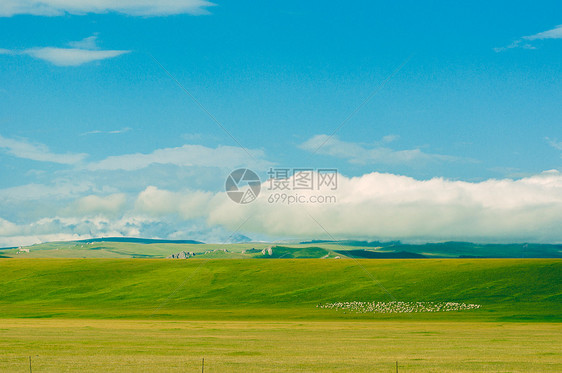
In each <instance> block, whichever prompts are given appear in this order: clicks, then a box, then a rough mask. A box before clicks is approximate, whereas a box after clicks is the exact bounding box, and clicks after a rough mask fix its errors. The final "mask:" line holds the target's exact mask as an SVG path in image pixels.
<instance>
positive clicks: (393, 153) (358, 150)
mask: <svg viewBox="0 0 562 373" xmlns="http://www.w3.org/2000/svg"><path fill="white" fill-rule="evenodd" d="M395 139H396V137H395V136H385V137H384V138H383V142H385V143H389V142H391V141H394V140H395ZM300 148H301V149H304V150H307V151H311V152H315V151H317V153H318V154H325V155H330V156H333V157H338V158H343V159H347V160H348V161H349V162H351V163H355V164H414V163H419V162H420V161H454V160H458V158H455V157H452V156H446V155H440V154H430V153H425V152H423V151H422V150H420V149H407V150H393V149H391V148H388V147H385V146H381V145H376V146H373V147H370V148H369V147H366V146H364V145H361V144H358V143H352V142H346V141H342V140H340V139H339V138H338V137H337V136H328V135H316V136H313V137H312V138H310V139H309V140H307V141H305V142H304V143H303V144H301V145H300Z"/></svg>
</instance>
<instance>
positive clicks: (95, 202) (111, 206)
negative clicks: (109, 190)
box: [66, 193, 127, 216]
mask: <svg viewBox="0 0 562 373" xmlns="http://www.w3.org/2000/svg"><path fill="white" fill-rule="evenodd" d="M126 202H127V196H126V195H125V194H123V193H115V194H110V195H108V196H98V195H89V196H85V197H82V198H79V199H78V200H76V201H74V203H72V204H71V205H70V206H69V207H68V208H67V209H66V213H67V214H71V215H73V216H76V215H88V216H89V215H115V214H120V213H122V212H123V208H124V207H125V203H126Z"/></svg>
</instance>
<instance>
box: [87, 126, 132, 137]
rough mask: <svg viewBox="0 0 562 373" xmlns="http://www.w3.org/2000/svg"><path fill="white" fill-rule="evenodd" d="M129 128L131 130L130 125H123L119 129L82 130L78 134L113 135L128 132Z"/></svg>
mask: <svg viewBox="0 0 562 373" xmlns="http://www.w3.org/2000/svg"><path fill="white" fill-rule="evenodd" d="M131 130H132V128H131V127H124V128H121V129H120V130H111V131H102V130H93V131H88V132H84V133H82V134H80V136H86V135H95V134H107V135H115V134H120V133H125V132H129V131H131Z"/></svg>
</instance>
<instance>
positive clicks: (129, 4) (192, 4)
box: [0, 0, 214, 17]
mask: <svg viewBox="0 0 562 373" xmlns="http://www.w3.org/2000/svg"><path fill="white" fill-rule="evenodd" d="M213 5H214V4H213V3H211V2H209V1H206V0H159V1H153V0H119V1H110V0H80V1H76V0H25V1H22V0H2V1H1V2H0V17H11V16H14V15H18V14H29V15H36V16H50V17H52V16H62V15H65V14H79V15H81V14H87V13H107V12H117V13H123V14H127V15H131V16H166V15H171V14H194V15H196V14H207V13H208V11H207V10H206V8H208V7H210V6H213Z"/></svg>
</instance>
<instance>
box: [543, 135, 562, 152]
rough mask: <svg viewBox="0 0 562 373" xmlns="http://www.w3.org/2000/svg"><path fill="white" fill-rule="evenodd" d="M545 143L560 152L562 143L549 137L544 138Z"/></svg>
mask: <svg viewBox="0 0 562 373" xmlns="http://www.w3.org/2000/svg"><path fill="white" fill-rule="evenodd" d="M545 140H546V142H548V144H549V145H550V146H552V147H553V148H554V149H558V150H561V151H562V141H558V140H555V139H551V138H549V137H545Z"/></svg>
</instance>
